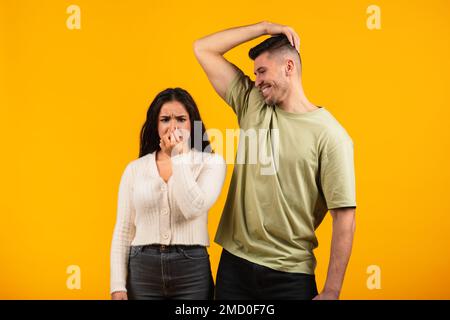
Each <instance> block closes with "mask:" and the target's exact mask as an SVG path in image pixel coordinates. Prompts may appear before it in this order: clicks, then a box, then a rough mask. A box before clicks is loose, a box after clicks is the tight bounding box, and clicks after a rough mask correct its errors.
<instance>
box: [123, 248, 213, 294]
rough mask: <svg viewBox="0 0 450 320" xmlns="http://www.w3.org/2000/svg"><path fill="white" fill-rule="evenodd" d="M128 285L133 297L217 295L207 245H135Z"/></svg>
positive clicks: (131, 249)
mask: <svg viewBox="0 0 450 320" xmlns="http://www.w3.org/2000/svg"><path fill="white" fill-rule="evenodd" d="M126 288H127V294H128V299H130V300H144V299H145V300H162V299H197V300H209V299H213V297H214V282H213V278H212V274H211V265H210V262H209V255H208V251H207V250H206V248H205V247H203V246H184V245H171V246H163V245H146V246H131V248H130V256H129V263H128V276H127V284H126Z"/></svg>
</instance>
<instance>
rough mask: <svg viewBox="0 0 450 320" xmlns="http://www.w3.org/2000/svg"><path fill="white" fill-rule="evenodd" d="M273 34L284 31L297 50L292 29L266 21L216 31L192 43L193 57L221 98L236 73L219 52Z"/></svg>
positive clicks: (297, 40) (233, 66)
mask: <svg viewBox="0 0 450 320" xmlns="http://www.w3.org/2000/svg"><path fill="white" fill-rule="evenodd" d="M276 34H285V35H286V36H287V38H288V39H289V40H290V41H291V44H292V46H294V47H295V48H296V49H297V50H298V49H299V47H300V38H299V36H298V35H297V33H296V32H295V31H294V29H292V28H291V27H288V26H284V25H281V24H276V23H271V22H266V21H263V22H259V23H256V24H252V25H248V26H243V27H236V28H231V29H227V30H223V31H219V32H216V33H213V34H211V35H209V36H206V37H203V38H201V39H198V40H196V41H195V42H194V53H195V56H196V58H197V60H198V62H199V63H200V65H201V66H202V68H203V70H204V71H205V73H206V75H207V76H208V79H209V81H210V82H211V84H212V86H213V87H214V89H215V90H216V92H217V93H218V94H219V96H220V97H222V99H224V100H225V98H226V97H225V95H226V91H227V88H228V87H229V85H230V83H231V81H232V80H233V79H234V77H235V76H236V74H237V73H238V72H239V68H238V67H236V66H235V65H233V64H232V63H231V62H229V61H228V60H226V59H225V58H224V57H223V55H224V54H225V53H226V52H228V51H229V50H231V49H233V48H234V47H236V46H238V45H240V44H242V43H244V42H247V41H250V40H253V39H256V38H258V37H260V36H264V35H276Z"/></svg>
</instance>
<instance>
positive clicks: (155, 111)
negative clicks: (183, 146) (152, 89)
mask: <svg viewBox="0 0 450 320" xmlns="http://www.w3.org/2000/svg"><path fill="white" fill-rule="evenodd" d="M170 101H178V102H179V103H181V104H182V105H183V106H184V107H185V109H186V111H187V112H188V114H189V120H190V122H191V136H190V144H191V148H196V149H197V150H198V149H199V146H198V145H195V144H194V141H195V139H200V140H201V141H202V146H201V148H202V150H198V151H200V152H211V145H210V142H209V138H208V136H207V135H206V133H205V132H206V130H205V126H204V125H203V121H202V119H201V118H200V112H199V111H198V108H197V104H196V103H195V101H194V99H193V98H192V97H191V95H190V94H189V93H188V92H187V91H186V90H184V89H181V88H168V89H166V90H164V91H162V92H160V93H158V95H157V96H156V97H155V99H154V100H153V102H152V103H151V104H150V107H149V108H148V111H147V119H146V120H145V123H144V125H143V126H142V129H141V135H140V140H141V144H140V151H139V158H140V157H143V156H145V155H147V154H149V153H152V152H155V151H159V150H161V148H160V147H159V140H160V137H159V134H158V117H159V112H160V111H161V107H162V106H163V105H164V104H165V103H166V102H170ZM194 121H201V125H202V136H201V137H194ZM194 138H195V139H194Z"/></svg>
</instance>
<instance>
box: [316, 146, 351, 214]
mask: <svg viewBox="0 0 450 320" xmlns="http://www.w3.org/2000/svg"><path fill="white" fill-rule="evenodd" d="M320 168H321V169H320V180H321V188H322V191H323V194H324V196H325V201H326V203H327V207H328V209H329V210H331V209H338V208H345V207H356V195H355V169H354V159H353V141H352V139H351V138H350V137H346V138H344V139H340V140H339V141H335V142H333V143H330V144H329V145H328V146H327V148H325V150H324V151H323V152H322V155H321V160H320Z"/></svg>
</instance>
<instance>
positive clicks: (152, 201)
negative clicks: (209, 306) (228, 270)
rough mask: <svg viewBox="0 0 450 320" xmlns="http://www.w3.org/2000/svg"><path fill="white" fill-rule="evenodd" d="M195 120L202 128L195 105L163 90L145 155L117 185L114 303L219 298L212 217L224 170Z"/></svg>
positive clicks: (184, 95)
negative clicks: (214, 271) (211, 237)
mask: <svg viewBox="0 0 450 320" xmlns="http://www.w3.org/2000/svg"><path fill="white" fill-rule="evenodd" d="M194 121H198V122H197V123H201V122H199V121H201V118H200V113H199V111H198V108H197V105H196V104H195V102H194V100H193V99H192V97H191V96H190V94H189V93H188V92H187V91H185V90H183V89H180V88H175V89H166V90H164V91H162V92H161V93H159V94H158V95H157V96H156V98H155V99H154V100H153V102H152V103H151V105H150V108H149V109H148V111H147V120H146V122H145V123H144V126H143V127H142V130H141V141H140V143H141V144H140V154H139V158H138V159H137V160H134V161H132V162H131V163H129V164H128V166H127V167H126V169H125V171H124V173H123V175H122V179H121V182H120V187H119V200H118V212H117V222H116V226H115V229H114V234H113V240H112V245H111V291H110V292H111V298H112V299H114V300H125V299H212V298H213V291H214V283H213V279H212V275H211V267H210V262H209V255H208V252H207V250H206V247H207V246H209V236H208V229H207V218H208V210H209V209H210V208H211V206H212V205H213V204H214V202H215V201H216V199H217V198H218V196H219V194H220V192H221V189H222V186H223V182H224V179H225V174H226V165H225V161H224V160H223V158H222V157H220V156H218V155H216V154H214V153H212V152H211V147H210V143H209V141H208V138H207V135H206V134H205V127H204V126H203V124H201V132H195V133H194V127H195V126H194ZM198 127H199V128H200V126H198ZM198 131H200V130H198ZM195 140H197V143H194V141H195ZM195 148H198V149H202V150H198V149H195Z"/></svg>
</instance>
